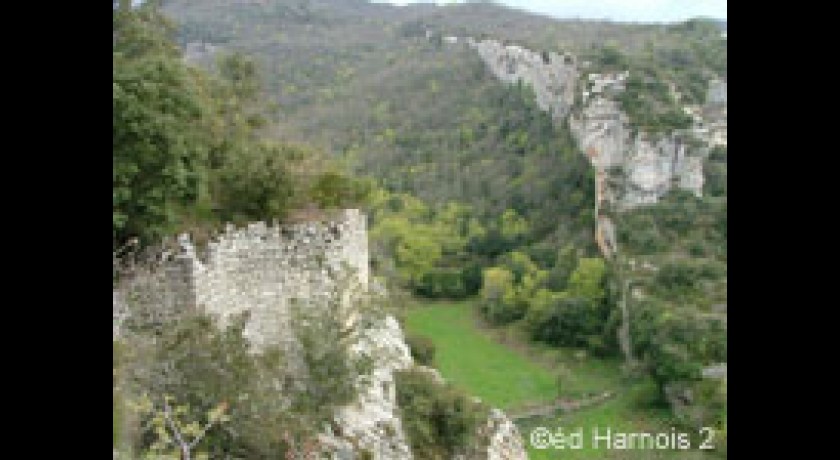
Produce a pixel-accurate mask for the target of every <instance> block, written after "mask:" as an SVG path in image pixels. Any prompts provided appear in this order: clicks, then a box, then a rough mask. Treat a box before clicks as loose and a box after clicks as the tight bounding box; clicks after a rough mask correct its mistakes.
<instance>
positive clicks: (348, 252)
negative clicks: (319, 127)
mask: <svg viewBox="0 0 840 460" xmlns="http://www.w3.org/2000/svg"><path fill="white" fill-rule="evenodd" d="M179 244H180V247H181V253H180V254H178V255H176V256H175V257H174V258H173V260H172V263H171V264H170V266H169V267H167V272H168V276H167V280H168V283H169V286H168V288H169V289H168V290H169V291H170V292H171V293H172V295H171V297H172V298H173V299H174V301H173V302H172V303H173V308H196V309H198V310H200V311H203V312H206V313H209V314H211V315H213V316H216V317H217V318H219V320H220V321H221V323H222V324H224V323H225V321H226V319H227V318H228V317H230V316H231V315H233V314H238V313H242V312H244V311H248V312H249V313H250V319H249V321H248V323H247V325H246V328H245V331H244V335H245V337H246V338H247V339H248V340H249V341H250V342H251V343H252V344H253V345H254V346H255V348H261V347H263V346H266V345H270V344H280V345H286V346H287V345H289V344H290V343H292V342H293V341H294V338H293V333H292V325H291V319H292V304H293V303H296V302H299V304H300V305H301V306H309V307H311V308H317V307H318V306H323V305H342V306H347V305H348V301H349V300H350V299H349V297H350V296H351V295H352V294H353V293H354V292H358V291H359V290H360V289H362V290H366V289H367V285H368V282H369V278H370V268H369V264H368V261H369V258H368V243H367V229H366V222H365V216H364V215H363V214H362V213H361V212H360V211H359V210H355V209H350V210H344V211H342V212H341V213H340V215H339V216H338V217H337V218H336V219H334V220H325V221H313V222H305V223H298V224H290V225H277V224H272V225H266V224H265V223H264V222H256V223H251V224H249V225H247V226H246V227H243V228H236V227H234V226H233V225H228V226H227V228H226V229H225V231H224V232H223V233H222V234H221V235H219V236H218V237H216V238H214V239H213V240H212V241H210V242H209V243H208V244H207V248H206V249H205V250H204V251H202V252H204V254H202V256H199V254H198V251H197V250H196V248H195V246H194V245H193V243H192V241H190V239H189V238H188V237H187V236H186V235H182V236H181V237H180V238H179ZM337 293H339V294H337ZM336 295H340V296H341V299H334V298H333V297H334V296H336ZM335 300H339V303H336V302H335Z"/></svg>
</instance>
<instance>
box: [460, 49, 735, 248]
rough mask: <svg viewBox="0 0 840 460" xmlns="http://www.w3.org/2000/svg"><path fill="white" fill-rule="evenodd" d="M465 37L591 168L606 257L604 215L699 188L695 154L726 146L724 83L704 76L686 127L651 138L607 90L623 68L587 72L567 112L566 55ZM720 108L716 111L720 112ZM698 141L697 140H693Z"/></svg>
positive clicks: (573, 67)
mask: <svg viewBox="0 0 840 460" xmlns="http://www.w3.org/2000/svg"><path fill="white" fill-rule="evenodd" d="M466 42H467V43H468V44H469V46H471V47H472V48H474V49H475V50H476V51H477V52H478V54H479V55H480V56H481V58H482V59H483V60H484V62H485V64H486V65H487V67H488V68H489V69H490V71H491V72H492V73H493V75H495V76H496V77H497V78H498V79H499V80H501V81H503V82H505V83H508V84H514V83H517V82H522V83H523V84H526V85H528V86H530V87H531V88H532V89H533V91H534V95H535V98H536V102H537V105H538V106H539V107H540V108H541V109H543V110H545V111H549V112H551V114H552V116H553V117H554V118H555V119H556V120H558V121H562V120H565V119H568V121H569V126H570V128H571V131H572V134H573V135H574V137H575V138H576V140H577V142H578V144H579V146H580V148H581V150H582V151H583V152H584V153H585V154H586V155H587V157H588V158H589V159H590V161H591V162H592V165H593V166H594V168H595V171H596V187H595V189H596V209H595V214H596V217H597V222H598V224H597V229H596V240H597V242H598V245H599V246H600V247H601V252H602V253H603V254H604V255H605V256H607V257H609V256H611V255H612V254H614V253H615V252H616V251H617V250H618V247H617V245H616V241H615V238H614V233H615V231H614V228H613V225H612V221H611V218H610V214H611V213H612V212H613V211H621V210H625V209H631V208H634V207H637V206H643V205H648V204H653V203H656V202H657V201H658V200H659V199H660V198H661V197H662V196H663V195H665V194H666V193H668V191H670V190H673V189H682V190H688V191H690V192H691V193H693V194H695V195H697V196H700V195H701V194H702V192H703V158H704V156H705V155H706V154H707V153H708V149H709V147H710V146H714V145H724V146H725V145H726V83H725V82H723V81H719V80H713V81H711V82H710V86H709V91H708V103H707V105H706V107H705V109H703V110H702V112H703V113H705V114H706V115H709V114H712V115H714V116H706V117H700V116H699V114H698V117H699V121H696V123H695V126H694V127H693V128H692V129H689V130H684V131H679V132H671V133H667V134H664V135H660V136H652V135H650V134H647V133H644V132H635V131H634V130H632V129H631V127H630V122H629V120H628V118H627V115H626V114H625V113H624V112H623V111H622V110H621V108H620V106H619V104H618V103H617V102H616V100H615V96H617V95H619V94H621V92H622V91H624V89H625V82H626V80H627V78H628V77H629V72H627V71H624V72H617V73H609V74H596V73H590V74H587V75H586V76H585V78H584V80H585V81H586V82H587V84H586V85H585V86H584V87H582V88H580V98H579V100H580V101H581V105H580V106H579V107H578V108H579V110H577V109H576V110H575V111H574V112H575V113H574V114H572V112H573V111H572V110H571V109H572V107H573V106H574V103H575V100H576V94H575V91H576V86H580V85H577V82H578V80H579V78H580V75H579V73H578V66H577V62H576V59H575V57H574V56H571V55H560V54H557V53H553V52H542V53H537V52H534V51H531V50H528V49H525V48H523V47H521V46H516V45H504V44H502V43H499V42H498V41H495V40H483V41H475V40H473V39H471V38H467V39H466ZM721 114H722V115H721ZM697 140H700V141H701V142H700V144H698V143H697Z"/></svg>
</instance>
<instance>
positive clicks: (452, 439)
mask: <svg viewBox="0 0 840 460" xmlns="http://www.w3.org/2000/svg"><path fill="white" fill-rule="evenodd" d="M395 377H396V387H397V388H396V389H397V404H398V405H399V407H400V411H401V412H402V416H403V420H405V422H404V426H405V431H406V436H407V437H408V440H409V442H410V444H411V451H412V453H413V454H414V456H415V457H416V458H428V459H431V460H436V459H439V460H444V459H449V458H452V456H453V455H454V454H456V453H459V452H463V451H465V450H466V449H467V448H468V446H469V445H470V443H471V442H472V441H473V440H474V439H475V438H476V436H477V429H478V427H479V426H480V424H481V423H482V422H484V421H485V420H486V419H487V415H488V412H487V408H486V407H485V406H483V405H482V404H480V403H476V402H473V401H472V399H471V398H470V397H469V396H468V395H467V394H465V393H463V392H462V391H461V390H459V389H457V388H455V387H453V386H452V385H450V384H445V383H444V384H441V383H438V382H436V381H435V378H434V377H433V376H432V375H431V374H429V373H428V372H426V371H423V370H421V369H416V368H415V369H410V370H406V371H400V372H397V373H396V374H395Z"/></svg>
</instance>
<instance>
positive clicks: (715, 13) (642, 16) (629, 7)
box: [372, 0, 727, 22]
mask: <svg viewBox="0 0 840 460" xmlns="http://www.w3.org/2000/svg"><path fill="white" fill-rule="evenodd" d="M372 1H374V2H378V3H393V4H398V5H405V4H407V3H430V2H432V0H372ZM496 2H497V3H504V4H505V5H508V6H510V7H513V8H519V9H523V10H526V11H531V12H534V13H540V14H545V15H548V16H554V17H556V18H563V19H566V18H569V19H572V18H580V19H609V20H612V21H621V22H679V21H684V20H686V19H690V18H693V17H697V16H702V17H710V18H714V19H726V2H727V0H496ZM436 3H457V1H447V0H442V1H437V2H436Z"/></svg>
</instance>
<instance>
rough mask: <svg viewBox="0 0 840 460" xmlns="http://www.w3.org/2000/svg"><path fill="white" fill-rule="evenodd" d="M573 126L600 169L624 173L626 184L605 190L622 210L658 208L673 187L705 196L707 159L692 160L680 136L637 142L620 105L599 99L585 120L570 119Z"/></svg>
mask: <svg viewBox="0 0 840 460" xmlns="http://www.w3.org/2000/svg"><path fill="white" fill-rule="evenodd" d="M569 126H570V128H571V130H572V134H574V136H575V138H576V139H577V140H578V143H579V145H580V148H581V150H583V151H584V153H586V155H587V156H588V157H589V159H590V161H591V162H592V164H593V166H595V168H596V170H600V171H605V170H608V169H609V170H616V171H619V172H620V173H621V175H622V177H623V180H621V181H619V182H618V183H616V184H613V185H608V186H607V187H608V188H610V190H603V196H604V199H605V200H607V201H609V202H611V203H613V204H616V205H617V206H618V208H619V209H628V208H633V207H636V206H640V205H645V204H653V203H656V202H657V201H658V200H659V198H661V197H662V196H663V195H664V194H665V193H667V192H668V191H669V190H671V188H672V187H674V186H676V187H678V188H682V189H685V190H689V191H691V192H692V193H694V194H695V195H697V196H701V195H702V193H703V158H702V155H701V154H696V153H695V154H694V155H689V154H688V152H689V148H688V146H687V145H686V144H685V143H684V142H681V141H680V140H679V137H678V135H677V134H671V135H666V136H663V137H662V138H660V139H657V140H653V139H651V138H650V137H649V136H647V135H645V134H644V133H639V134H637V135H636V136H635V137H633V135H632V132H631V130H630V127H629V123H628V120H627V116H626V115H625V114H624V112H622V111H621V109H620V108H619V106H618V103H617V102H615V101H613V100H611V99H606V98H604V97H600V96H599V97H595V98H593V99H592V100H591V102H590V103H589V104H588V105H586V107H584V109H583V110H582V111H581V114H580V116H577V117H575V116H572V117H570V119H569Z"/></svg>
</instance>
